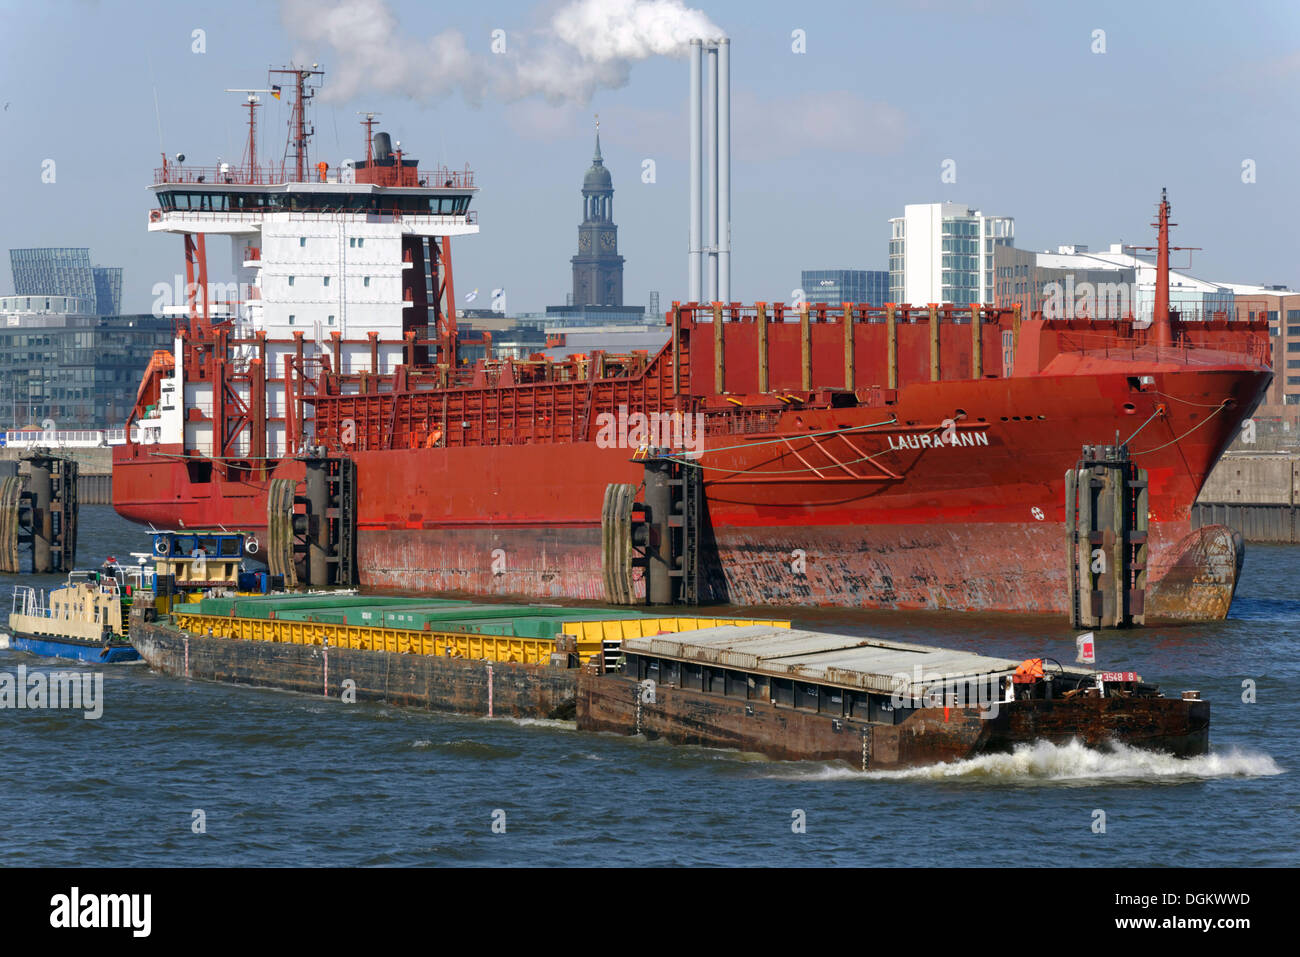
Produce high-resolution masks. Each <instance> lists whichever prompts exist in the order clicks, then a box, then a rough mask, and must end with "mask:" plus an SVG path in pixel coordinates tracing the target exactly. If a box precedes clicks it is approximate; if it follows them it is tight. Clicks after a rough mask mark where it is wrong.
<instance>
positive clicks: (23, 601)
mask: <svg viewBox="0 0 1300 957" xmlns="http://www.w3.org/2000/svg"><path fill="white" fill-rule="evenodd" d="M9 613H10V614H11V615H27V616H28V617H29V618H48V617H49V612H48V610H47V609H46V607H45V593H44V592H41V591H37V590H36V589H35V588H33V587H32V586H31V585H15V586H14V596H13V603H12V605H11V606H10V609H9Z"/></svg>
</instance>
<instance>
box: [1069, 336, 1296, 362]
mask: <svg viewBox="0 0 1300 957" xmlns="http://www.w3.org/2000/svg"><path fill="white" fill-rule="evenodd" d="M1186 331H1187V330H1183V332H1184V334H1183V335H1182V336H1181V337H1180V338H1179V339H1178V341H1176V342H1174V343H1173V344H1171V345H1167V346H1162V345H1158V344H1157V343H1156V342H1155V341H1154V340H1153V338H1152V335H1151V331H1150V329H1149V328H1148V329H1139V330H1136V332H1135V334H1134V335H1131V336H1117V335H1115V334H1113V333H1102V332H1097V333H1090V332H1083V331H1071V332H1061V333H1060V340H1059V341H1060V344H1061V346H1062V348H1063V349H1064V350H1065V351H1067V352H1077V353H1080V354H1082V355H1091V356H1101V357H1103V358H1107V359H1130V360H1136V359H1138V358H1139V357H1140V358H1143V359H1154V360H1156V361H1157V362H1158V361H1161V360H1173V361H1176V362H1181V363H1187V364H1195V361H1196V359H1197V358H1198V357H1199V356H1202V355H1203V356H1206V357H1207V358H1209V357H1210V356H1211V355H1212V354H1218V355H1222V354H1224V353H1227V354H1228V355H1235V356H1241V357H1242V358H1243V359H1246V360H1248V361H1250V362H1255V363H1263V364H1268V363H1269V362H1270V352H1271V350H1270V346H1269V343H1268V341H1267V340H1266V339H1265V338H1264V337H1262V336H1247V335H1242V336H1241V337H1240V339H1239V340H1237V341H1233V340H1216V341H1213V342H1205V343H1200V342H1194V341H1193V340H1192V339H1191V338H1190V337H1189V336H1187V335H1186V334H1185V333H1186Z"/></svg>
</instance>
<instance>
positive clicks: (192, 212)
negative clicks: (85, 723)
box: [149, 206, 478, 226]
mask: <svg viewBox="0 0 1300 957" xmlns="http://www.w3.org/2000/svg"><path fill="white" fill-rule="evenodd" d="M272 213H277V214H283V215H287V216H288V217H289V222H291V223H337V222H349V223H383V222H389V221H392V222H400V223H406V224H409V225H412V226H462V225H465V226H477V225H478V210H475V209H471V210H469V211H468V212H464V213H424V212H411V211H410V210H402V209H395V208H379V209H355V210H352V209H348V210H345V209H340V210H339V211H337V212H331V211H328V210H307V209H285V208H284V207H281V206H259V207H257V208H255V209H242V210H229V209H222V210H215V209H168V210H160V209H151V210H150V211H149V221H150V222H151V223H162V222H167V221H168V220H169V219H171V218H175V219H178V220H194V221H197V222H201V223H257V222H261V221H262V219H263V218H264V217H265V216H267V215H270V214H272Z"/></svg>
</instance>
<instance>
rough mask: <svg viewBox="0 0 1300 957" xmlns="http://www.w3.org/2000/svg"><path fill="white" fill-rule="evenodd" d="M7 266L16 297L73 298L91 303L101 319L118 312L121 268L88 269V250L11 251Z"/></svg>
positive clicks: (57, 248) (55, 248) (89, 267)
mask: <svg viewBox="0 0 1300 957" xmlns="http://www.w3.org/2000/svg"><path fill="white" fill-rule="evenodd" d="M9 266H10V269H11V270H12V271H13V277H14V292H15V293H16V294H17V295H20V296H76V297H78V298H80V299H88V300H90V301H91V302H93V303H94V304H95V306H94V308H95V313H96V314H97V315H101V316H115V315H117V314H118V313H119V312H120V311H121V308H122V269H121V267H120V266H93V265H91V262H90V250H89V249H83V248H64V247H45V248H39V249H11V250H9Z"/></svg>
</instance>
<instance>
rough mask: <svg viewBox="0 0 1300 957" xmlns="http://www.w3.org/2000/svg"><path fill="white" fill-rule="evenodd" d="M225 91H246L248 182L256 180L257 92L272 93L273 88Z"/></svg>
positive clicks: (231, 91)
mask: <svg viewBox="0 0 1300 957" xmlns="http://www.w3.org/2000/svg"><path fill="white" fill-rule="evenodd" d="M226 92H227V93H246V94H248V102H247V103H246V104H244V105H245V106H247V107H248V180H247V181H248V182H250V183H256V182H257V113H256V110H257V108H258V107H259V106H261V101H260V100H259V99H258V97H257V94H259V93H272V92H274V91H273V90H226Z"/></svg>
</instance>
